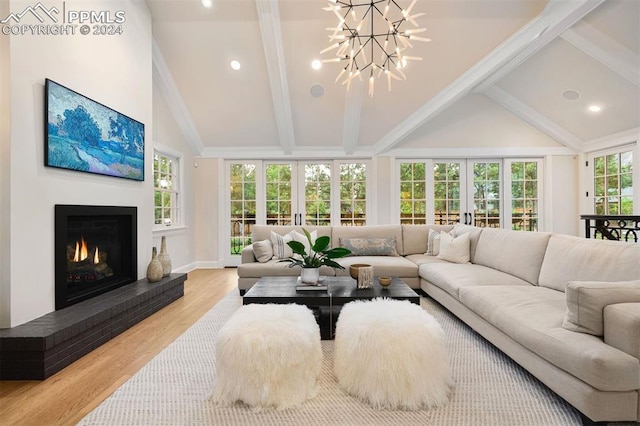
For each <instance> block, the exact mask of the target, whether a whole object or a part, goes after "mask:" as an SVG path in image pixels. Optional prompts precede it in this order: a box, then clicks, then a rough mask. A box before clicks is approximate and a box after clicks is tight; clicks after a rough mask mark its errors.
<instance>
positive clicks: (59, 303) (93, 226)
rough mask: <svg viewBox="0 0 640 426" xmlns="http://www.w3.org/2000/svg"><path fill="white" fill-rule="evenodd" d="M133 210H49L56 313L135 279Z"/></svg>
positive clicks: (77, 207) (82, 207)
mask: <svg viewBox="0 0 640 426" xmlns="http://www.w3.org/2000/svg"><path fill="white" fill-rule="evenodd" d="M137 223H138V221H137V207H120V206H85V205H59V204H58V205H56V206H55V243H54V244H55V246H54V260H55V299H56V304H55V306H56V310H59V309H63V308H66V307H67V306H70V305H73V304H75V303H78V302H81V301H83V300H87V299H90V298H92V297H95V296H97V295H100V294H103V293H106V292H108V291H111V290H113V289H116V288H118V287H121V286H123V285H126V284H130V283H132V282H134V281H136V280H137V269H138V267H137V252H138V249H137V247H138V245H137V235H138V234H137Z"/></svg>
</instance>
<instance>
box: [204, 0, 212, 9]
mask: <svg viewBox="0 0 640 426" xmlns="http://www.w3.org/2000/svg"><path fill="white" fill-rule="evenodd" d="M202 5H203V6H204V7H206V8H207V9H211V8H212V7H213V0H202Z"/></svg>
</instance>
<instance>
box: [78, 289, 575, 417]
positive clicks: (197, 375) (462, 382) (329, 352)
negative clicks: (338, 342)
mask: <svg viewBox="0 0 640 426" xmlns="http://www.w3.org/2000/svg"><path fill="white" fill-rule="evenodd" d="M421 299H422V306H423V308H424V309H426V310H427V311H428V312H429V313H430V314H431V315H433V316H434V317H435V318H436V319H437V320H438V322H439V323H440V324H441V325H442V327H443V329H444V330H445V332H446V335H447V348H448V353H449V358H450V364H451V368H452V372H453V378H454V382H455V388H454V392H453V394H452V395H451V398H450V401H449V403H448V404H447V405H445V406H443V407H440V408H438V409H431V410H422V411H390V410H375V409H373V408H370V407H369V406H367V405H365V404H363V403H361V402H359V401H358V400H356V399H355V398H353V397H351V396H349V395H347V394H346V393H344V392H343V391H342V390H340V388H339V387H338V385H337V381H336V379H335V377H334V375H333V369H332V360H333V342H332V341H322V350H323V354H324V361H323V372H322V377H321V382H320V392H319V394H318V396H317V397H316V398H314V399H313V400H310V401H307V402H305V403H304V404H303V405H302V406H301V407H299V408H297V409H290V410H284V411H254V410H252V409H250V408H248V407H247V406H245V405H243V404H237V405H235V406H232V407H226V408H221V407H217V406H216V405H215V404H213V403H212V402H210V401H209V400H208V397H209V395H210V394H211V392H212V390H213V387H214V383H215V380H216V373H215V363H216V360H215V350H214V346H215V343H214V342H215V337H216V334H217V332H218V330H219V329H220V327H221V326H222V325H223V324H224V322H225V321H226V320H227V319H228V318H229V316H230V315H231V314H232V313H233V312H234V311H235V310H236V309H238V308H239V307H240V306H241V305H242V299H241V298H240V296H238V295H237V294H236V293H235V292H234V293H232V294H229V295H227V296H226V297H225V298H224V299H223V300H222V301H221V302H220V303H218V304H217V305H216V306H215V307H214V308H213V309H212V310H211V311H209V312H208V313H207V314H205V315H204V316H203V317H202V318H201V319H200V320H198V321H197V322H196V323H195V324H194V325H193V326H192V327H191V328H189V329H188V330H187V331H186V332H185V333H184V334H183V335H182V336H180V337H179V338H178V339H176V341H175V342H173V343H172V344H171V345H170V346H168V347H167V348H166V349H164V350H163V351H162V352H161V353H160V354H158V355H157V356H156V357H155V358H154V359H152V360H151V361H150V362H149V363H148V364H147V365H146V366H144V367H143V368H142V369H141V370H140V371H139V372H138V373H136V374H135V375H134V376H133V377H131V379H129V380H128V381H127V382H126V383H124V384H123V385H122V386H121V387H120V388H118V389H117V390H116V391H115V392H114V393H113V394H112V395H111V396H110V397H109V398H107V399H106V400H105V401H104V402H103V403H102V404H101V405H100V406H98V407H97V408H96V409H95V410H94V411H92V412H91V413H89V415H87V416H86V417H85V418H84V419H83V420H82V421H81V422H80V423H79V424H80V425H118V426H122V425H149V426H151V425H274V426H275V425H305V426H311V425H385V426H388V425H403V426H406V425H421V426H428V425H434V426H440V425H451V426H460V425H474V426H479V425H487V426H488V425H491V426H496V425H505V426H506V425H508V426H543V425H544V426H553V425H557V426H568V425H569V426H570V425H580V424H581V422H580V418H579V415H578V413H577V411H576V410H574V409H573V408H572V407H571V406H570V405H568V404H567V403H566V402H564V401H563V400H562V399H561V398H559V397H557V396H556V395H555V394H554V393H553V392H551V391H550V390H549V389H547V388H546V387H545V386H544V385H542V384H541V383H539V382H538V381H537V380H536V379H535V378H534V377H532V376H531V375H530V374H529V373H527V372H526V371H524V370H523V369H522V368H520V367H519V366H518V365H517V364H515V363H514V362H512V361H511V360H510V359H509V358H508V357H506V356H505V355H504V354H502V352H500V351H499V350H497V349H495V348H494V347H493V346H492V345H491V344H489V343H488V342H486V341H485V340H484V339H483V338H482V337H480V336H479V335H477V334H476V333H475V332H474V331H472V330H471V329H469V328H468V327H467V326H466V325H464V324H463V323H462V322H461V321H459V320H458V319H457V318H455V317H454V316H453V315H451V314H450V313H449V312H448V311H447V310H446V309H444V308H443V307H441V306H440V305H438V304H437V303H436V302H434V301H432V300H430V299H427V298H421ZM292 355H293V354H292ZM354 362H358V360H357V359H355V360H354Z"/></svg>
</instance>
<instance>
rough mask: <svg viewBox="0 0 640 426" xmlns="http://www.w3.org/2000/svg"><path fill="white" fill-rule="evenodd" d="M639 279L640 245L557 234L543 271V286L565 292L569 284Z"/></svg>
mask: <svg viewBox="0 0 640 426" xmlns="http://www.w3.org/2000/svg"><path fill="white" fill-rule="evenodd" d="M621 265H624V267H621ZM637 279H640V244H632V243H625V242H621V241H603V240H594V239H588V238H579V237H572V236H569V235H561V234H553V235H552V236H551V238H550V239H549V244H548V246H547V252H546V253H545V256H544V261H543V262H542V267H541V268H540V280H539V285H541V286H543V287H549V288H553V289H555V290H559V291H564V289H565V287H566V286H567V283H568V282H569V281H631V280H637Z"/></svg>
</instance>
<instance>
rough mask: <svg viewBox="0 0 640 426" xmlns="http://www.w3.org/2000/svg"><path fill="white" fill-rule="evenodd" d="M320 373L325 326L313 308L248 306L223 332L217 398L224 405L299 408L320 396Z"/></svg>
mask: <svg viewBox="0 0 640 426" xmlns="http://www.w3.org/2000/svg"><path fill="white" fill-rule="evenodd" d="M321 369H322V349H321V347H320V328H319V327H318V324H317V323H316V320H315V318H314V316H313V313H312V312H311V310H310V309H309V308H307V307H305V306H301V305H294V304H290V305H277V304H266V305H259V304H251V305H245V306H242V307H241V308H240V309H238V311H236V312H235V313H234V314H233V315H232V316H231V318H230V319H229V320H228V321H227V323H226V324H225V325H224V326H223V327H222V329H221V330H220V332H219V334H218V337H217V340H216V371H217V379H216V385H215V389H214V391H213V395H212V399H213V400H214V401H216V402H217V403H219V404H221V405H228V404H232V403H234V402H236V401H242V402H244V403H245V404H248V405H250V406H253V407H255V408H276V409H285V408H290V407H295V406H297V405H299V404H301V403H302V402H303V401H305V400H307V399H310V398H313V397H314V396H315V395H316V393H317V381H318V377H319V376H320V371H321Z"/></svg>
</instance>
